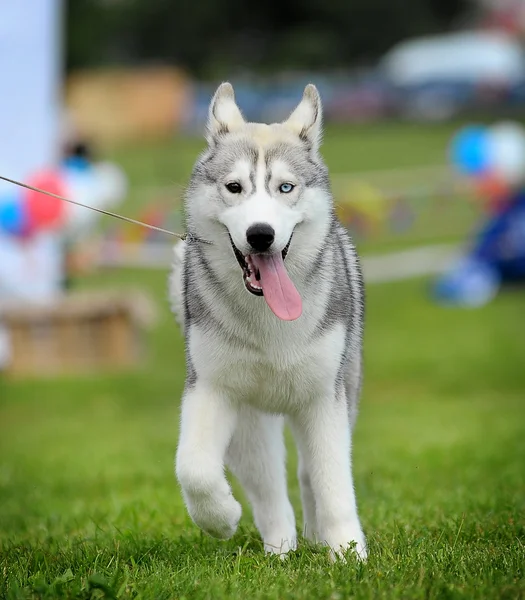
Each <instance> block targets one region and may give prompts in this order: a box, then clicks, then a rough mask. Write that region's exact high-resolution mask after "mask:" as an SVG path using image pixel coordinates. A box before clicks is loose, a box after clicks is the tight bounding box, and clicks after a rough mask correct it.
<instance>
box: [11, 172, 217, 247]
mask: <svg viewBox="0 0 525 600" xmlns="http://www.w3.org/2000/svg"><path fill="white" fill-rule="evenodd" d="M0 179H3V180H4V181H7V182H8V183H12V184H14V185H18V186H20V187H23V188H26V189H28V190H32V191H33V192H39V193H40V194H45V195H46V196H51V197H52V198H57V199H58V200H62V201H63V202H69V203H70V204H75V205H76V206H82V208H87V209H89V210H94V211H95V212H98V213H100V214H102V215H106V216H108V217H114V218H115V219H120V220H121V221H126V222H127V223H131V224H132V225H139V226H140V227H146V228H147V229H151V230H152V231H158V232H159V233H164V234H166V235H171V236H173V237H177V238H179V239H181V240H183V241H186V242H193V241H195V242H202V243H203V244H211V243H212V242H210V241H208V240H203V239H201V238H197V237H195V236H194V235H193V234H191V233H175V232H173V231H169V230H168V229H163V228H162V227H156V226H155V225H150V224H149V223H144V222H142V221H137V220H136V219H131V218H130V217H125V216H123V215H119V214H117V213H114V212H111V211H109V210H103V209H102V208H95V207H94V206H89V204H82V202H77V201H76V200H71V199H70V198H64V197H63V196H59V195H58V194H53V193H52V192H48V191H46V190H41V189H40V188H37V187H33V186H32V185H27V183H22V182H21V181H16V180H15V179H9V177H4V176H3V175H0Z"/></svg>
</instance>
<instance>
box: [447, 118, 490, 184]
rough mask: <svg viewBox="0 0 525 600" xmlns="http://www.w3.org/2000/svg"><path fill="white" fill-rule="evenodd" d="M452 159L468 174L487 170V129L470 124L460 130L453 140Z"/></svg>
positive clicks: (455, 164)
mask: <svg viewBox="0 0 525 600" xmlns="http://www.w3.org/2000/svg"><path fill="white" fill-rule="evenodd" d="M451 159H452V163H453V164H454V166H455V167H457V168H458V169H459V170H460V171H462V172H463V173H466V174H468V175H476V174H479V173H482V172H483V171H485V170H486V169H487V167H488V166H489V164H488V163H489V149H488V133H487V130H486V129H485V128H484V127H481V126H470V127H465V128H464V129H462V130H461V131H459V132H458V133H457V134H456V135H455V136H454V138H453V140H452V145H451Z"/></svg>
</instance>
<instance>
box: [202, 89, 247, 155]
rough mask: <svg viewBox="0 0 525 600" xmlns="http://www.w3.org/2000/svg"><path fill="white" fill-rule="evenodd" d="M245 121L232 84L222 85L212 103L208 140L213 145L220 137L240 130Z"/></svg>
mask: <svg viewBox="0 0 525 600" xmlns="http://www.w3.org/2000/svg"><path fill="white" fill-rule="evenodd" d="M244 123H245V121H244V118H243V116H242V113H241V111H240V110H239V107H238V106H237V104H236V103H235V94H234V92H233V87H232V85H231V83H227V82H226V83H221V85H220V86H219V87H218V88H217V91H216V92H215V95H214V96H213V98H212V101H211V103H210V110H209V115H208V128H207V136H206V138H207V140H208V143H210V144H213V143H214V142H215V140H216V139H217V137H218V136H220V135H222V134H224V133H228V132H231V131H235V130H236V129H240V128H241V127H242V126H243V125H244Z"/></svg>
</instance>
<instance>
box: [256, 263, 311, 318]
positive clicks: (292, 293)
mask: <svg viewBox="0 0 525 600" xmlns="http://www.w3.org/2000/svg"><path fill="white" fill-rule="evenodd" d="M251 259H252V262H253V264H254V265H255V266H256V267H257V269H259V274H260V276H261V281H260V284H261V287H262V289H263V292H264V299H265V300H266V303H267V304H268V306H269V307H270V308H271V309H272V312H273V313H274V315H276V316H277V317H279V319H282V320H283V321H294V320H295V319H298V318H299V317H300V316H301V313H302V311H303V303H302V300H301V296H299V292H298V291H297V290H296V288H295V286H294V284H293V283H292V280H291V279H290V277H288V273H287V272H286V267H285V266H284V261H283V257H282V254H281V253H280V252H279V253H277V254H272V255H271V256H262V255H260V254H252V255H251Z"/></svg>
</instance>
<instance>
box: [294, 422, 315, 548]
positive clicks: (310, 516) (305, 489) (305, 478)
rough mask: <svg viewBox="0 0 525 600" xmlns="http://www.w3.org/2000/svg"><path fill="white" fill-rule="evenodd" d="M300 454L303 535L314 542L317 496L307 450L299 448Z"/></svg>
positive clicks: (298, 477) (298, 471) (298, 475)
mask: <svg viewBox="0 0 525 600" xmlns="http://www.w3.org/2000/svg"><path fill="white" fill-rule="evenodd" d="M289 425H290V427H291V429H292V432H293V434H294V437H295V438H296V439H297V437H298V436H297V435H296V433H295V431H294V423H293V422H290V423H289ZM297 452H298V454H299V466H298V468H297V479H299V487H300V489H301V504H302V506H303V536H304V537H305V538H306V539H308V540H311V541H313V542H315V541H317V526H316V521H315V498H314V492H313V490H312V480H311V479H310V470H309V467H308V463H307V457H306V452H305V451H304V449H303V450H301V448H300V447H298V448H297Z"/></svg>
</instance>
